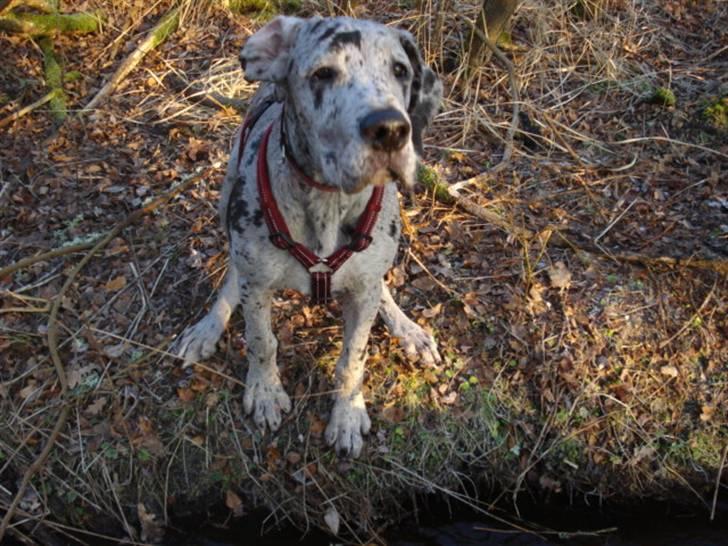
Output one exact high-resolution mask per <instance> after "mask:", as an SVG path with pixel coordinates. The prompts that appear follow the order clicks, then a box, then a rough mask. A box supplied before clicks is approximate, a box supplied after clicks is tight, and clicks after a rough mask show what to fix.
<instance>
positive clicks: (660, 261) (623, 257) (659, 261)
mask: <svg viewBox="0 0 728 546" xmlns="http://www.w3.org/2000/svg"><path fill="white" fill-rule="evenodd" d="M553 232H554V233H555V234H556V235H558V237H559V239H561V242H558V241H556V240H554V241H555V246H559V247H565V246H568V247H569V248H571V250H573V251H574V252H586V253H588V254H592V255H594V256H598V257H602V258H609V259H611V260H617V261H619V262H625V263H628V264H639V265H645V266H663V267H672V268H677V267H692V268H694V269H707V270H709V271H715V272H716V273H720V274H723V275H728V260H700V259H695V258H673V257H671V256H657V257H654V258H653V257H651V256H642V255H640V254H607V253H605V252H604V251H600V250H599V249H597V248H594V246H592V245H584V244H580V243H577V242H576V241H574V240H572V239H570V238H568V237H567V236H566V235H565V234H564V233H563V231H562V230H560V229H558V228H554V229H553Z"/></svg>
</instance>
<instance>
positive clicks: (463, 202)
mask: <svg viewBox="0 0 728 546" xmlns="http://www.w3.org/2000/svg"><path fill="white" fill-rule="evenodd" d="M431 172H433V173H434V171H431ZM480 176H482V175H478V176H476V177H475V178H473V179H472V180H473V181H475V179H477V178H479V177H480ZM420 181H421V182H422V183H423V184H424V185H425V186H426V187H427V188H428V189H430V190H432V191H433V193H434V194H435V198H436V199H437V200H438V201H440V202H441V203H444V204H446V205H457V206H458V207H460V208H461V209H463V210H464V211H465V212H468V213H470V214H472V215H473V216H475V217H477V218H480V219H481V220H483V221H484V222H489V223H491V224H494V225H496V226H498V227H499V228H501V229H503V230H504V231H506V232H508V233H510V234H512V235H514V236H516V237H518V238H520V239H531V238H532V237H533V233H531V231H529V230H528V229H526V228H522V227H519V226H515V225H513V224H511V223H510V222H509V221H508V220H506V219H505V218H503V216H501V215H500V214H498V213H497V212H495V211H492V210H488V209H486V208H485V207H483V206H482V205H478V204H477V203H475V202H473V201H471V200H470V199H468V198H467V197H465V196H463V195H461V194H460V191H459V190H460V188H461V187H462V185H461V184H460V183H458V184H454V185H447V184H445V183H443V182H440V180H439V177H437V179H436V180H432V179H430V177H420Z"/></svg>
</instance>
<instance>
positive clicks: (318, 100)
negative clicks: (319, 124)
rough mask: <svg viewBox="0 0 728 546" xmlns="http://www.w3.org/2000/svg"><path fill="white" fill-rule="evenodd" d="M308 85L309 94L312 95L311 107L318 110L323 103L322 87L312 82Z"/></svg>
mask: <svg viewBox="0 0 728 546" xmlns="http://www.w3.org/2000/svg"><path fill="white" fill-rule="evenodd" d="M310 85H311V92H312V93H313V106H314V108H316V109H317V110H318V109H319V108H321V104H322V103H323V101H324V86H323V85H321V84H320V83H317V82H315V81H313V80H312V81H311V82H310Z"/></svg>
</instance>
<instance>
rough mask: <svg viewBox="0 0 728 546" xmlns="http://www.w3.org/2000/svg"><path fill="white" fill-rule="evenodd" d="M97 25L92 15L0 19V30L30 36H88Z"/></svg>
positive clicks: (19, 15) (26, 15)
mask: <svg viewBox="0 0 728 546" xmlns="http://www.w3.org/2000/svg"><path fill="white" fill-rule="evenodd" d="M99 24H100V18H99V17H98V15H96V14H93V13H42V14H37V13H8V14H7V15H4V16H3V17H1V18H0V30H5V31H8V32H16V33H22V34H29V35H31V36H46V35H53V34H55V33H57V32H64V33H65V32H74V33H77V34H88V33H90V32H96V31H97V30H98V29H99Z"/></svg>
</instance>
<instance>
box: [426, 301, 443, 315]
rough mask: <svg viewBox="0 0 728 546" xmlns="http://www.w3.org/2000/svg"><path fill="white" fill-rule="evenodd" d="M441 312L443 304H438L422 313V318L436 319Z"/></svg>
mask: <svg viewBox="0 0 728 546" xmlns="http://www.w3.org/2000/svg"><path fill="white" fill-rule="evenodd" d="M440 311H442V304H441V303H438V304H437V305H435V306H434V307H430V308H429V309H425V310H424V311H422V316H423V317H425V318H432V317H436V316H437V315H439V314H440Z"/></svg>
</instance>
